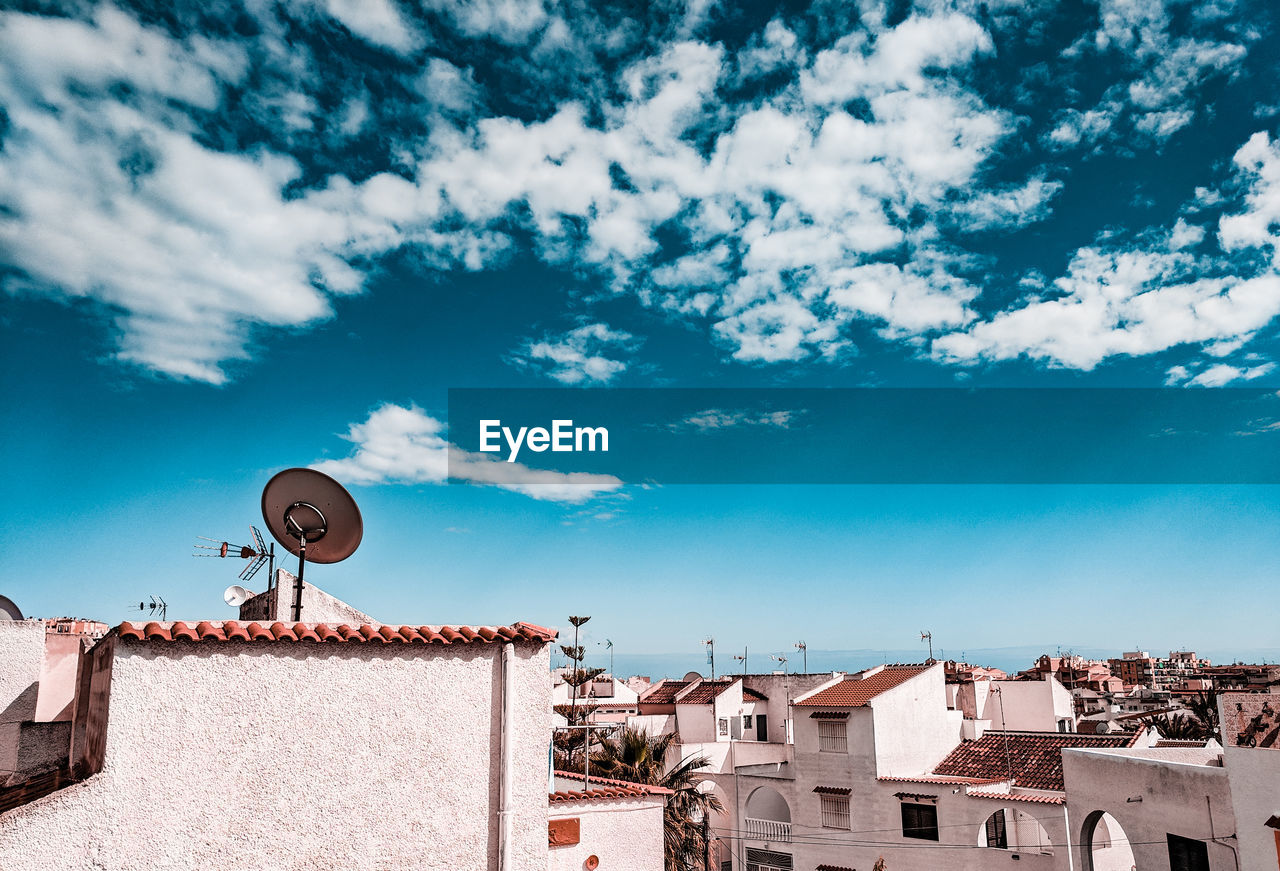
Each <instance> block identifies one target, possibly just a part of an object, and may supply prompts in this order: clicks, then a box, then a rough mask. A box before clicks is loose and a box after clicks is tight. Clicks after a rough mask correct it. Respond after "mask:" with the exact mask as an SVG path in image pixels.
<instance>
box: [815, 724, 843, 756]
mask: <svg viewBox="0 0 1280 871" xmlns="http://www.w3.org/2000/svg"><path fill="white" fill-rule="evenodd" d="M818 749H819V750H827V751H830V752H832V753H848V752H849V733H848V724H847V723H845V722H844V721H843V720H819V721H818Z"/></svg>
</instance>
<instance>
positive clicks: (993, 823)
mask: <svg viewBox="0 0 1280 871" xmlns="http://www.w3.org/2000/svg"><path fill="white" fill-rule="evenodd" d="M987 846H988V847H999V848H1001V849H1008V847H1009V836H1008V834H1007V833H1006V832H1005V828H1004V808H1000V810H998V811H996V812H995V813H993V814H992V815H991V816H989V817H987Z"/></svg>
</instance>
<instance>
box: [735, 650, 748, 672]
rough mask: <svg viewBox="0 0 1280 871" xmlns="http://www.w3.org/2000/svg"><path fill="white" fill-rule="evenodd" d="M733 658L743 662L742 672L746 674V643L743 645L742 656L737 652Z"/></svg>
mask: <svg viewBox="0 0 1280 871" xmlns="http://www.w3.org/2000/svg"><path fill="white" fill-rule="evenodd" d="M733 658H734V659H736V660H739V661H740V662H741V663H742V673H743V674H746V673H747V648H746V645H743V647H742V656H738V654H736V653H735V654H734V655H733Z"/></svg>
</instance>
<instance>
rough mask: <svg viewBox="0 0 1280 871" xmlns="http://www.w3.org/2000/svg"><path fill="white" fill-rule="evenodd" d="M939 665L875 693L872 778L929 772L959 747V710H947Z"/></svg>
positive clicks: (872, 702) (942, 676) (872, 705)
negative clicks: (873, 776)
mask: <svg viewBox="0 0 1280 871" xmlns="http://www.w3.org/2000/svg"><path fill="white" fill-rule="evenodd" d="M944 680H945V675H944V673H943V670H942V663H938V664H937V665H935V666H933V668H931V669H929V670H928V671H926V672H924V673H923V674H920V675H918V676H916V677H913V678H912V679H911V680H908V681H905V682H904V683H901V684H899V685H898V686H896V687H894V688H892V689H890V690H886V691H885V692H882V693H880V694H879V695H878V696H876V697H875V698H873V699H872V700H871V708H872V710H873V711H874V712H875V718H874V723H875V761H876V771H875V776H878V777H886V776H899V777H900V776H911V775H916V774H922V773H924V772H926V771H932V770H933V767H934V766H935V765H937V764H938V763H939V762H941V761H942V760H943V759H945V758H946V757H947V754H948V753H950V752H951V751H952V750H954V749H955V747H956V745H957V744H959V743H960V721H961V719H962V717H963V715H962V714H961V712H960V711H953V710H949V709H948V708H947V693H946V687H945V684H944Z"/></svg>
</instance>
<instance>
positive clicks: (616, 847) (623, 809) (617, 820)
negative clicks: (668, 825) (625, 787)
mask: <svg viewBox="0 0 1280 871" xmlns="http://www.w3.org/2000/svg"><path fill="white" fill-rule="evenodd" d="M665 803H666V801H665V798H664V797H663V796H654V797H652V798H637V799H630V798H627V799H609V800H604V801H601V800H590V801H575V802H556V803H555V804H554V805H552V806H551V817H550V818H551V819H552V820H557V819H568V818H577V819H578V820H579V832H580V836H581V840H580V841H579V842H578V843H577V844H571V845H569V846H565V847H551V848H550V849H549V850H548V857H547V868H548V869H549V871H583V869H584V868H586V864H585V863H586V861H587V857H588V856H595V857H596V858H598V859H599V860H600V865H599V871H662V809H663V807H664V805H665Z"/></svg>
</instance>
